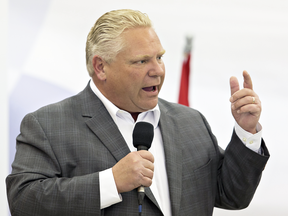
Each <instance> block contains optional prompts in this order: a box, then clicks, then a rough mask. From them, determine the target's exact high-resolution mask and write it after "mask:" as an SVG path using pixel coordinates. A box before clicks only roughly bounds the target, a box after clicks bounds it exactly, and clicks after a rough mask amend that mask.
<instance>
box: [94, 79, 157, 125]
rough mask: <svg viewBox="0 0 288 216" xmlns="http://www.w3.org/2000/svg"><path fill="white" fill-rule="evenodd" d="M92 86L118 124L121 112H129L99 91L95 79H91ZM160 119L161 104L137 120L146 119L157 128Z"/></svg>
mask: <svg viewBox="0 0 288 216" xmlns="http://www.w3.org/2000/svg"><path fill="white" fill-rule="evenodd" d="M90 88H91V90H92V91H93V92H94V93H95V94H96V95H97V97H98V98H99V99H100V100H101V101H102V103H103V104H104V106H105V108H106V109H107V111H108V112H109V114H110V116H111V117H112V119H113V121H114V122H115V123H116V124H117V117H119V115H121V113H128V112H127V111H125V110H121V109H119V108H118V107H116V106H115V105H114V104H113V103H112V102H111V101H109V100H108V99H107V98H106V97H105V96H104V95H103V94H102V93H101V92H100V91H99V89H98V88H97V87H96V85H95V83H94V82H93V80H90ZM129 115H130V114H129ZM131 118H132V117H131ZM159 119H160V109H159V106H158V104H157V105H156V106H155V107H154V108H153V109H151V110H148V111H146V112H142V113H140V114H139V116H138V118H137V122H140V121H146V122H149V123H151V124H152V125H153V126H154V128H156V127H157V126H158V123H159ZM135 123H136V122H135Z"/></svg>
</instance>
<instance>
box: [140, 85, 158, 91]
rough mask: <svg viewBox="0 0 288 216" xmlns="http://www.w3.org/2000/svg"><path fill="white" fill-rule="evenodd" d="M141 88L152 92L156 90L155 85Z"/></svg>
mask: <svg viewBox="0 0 288 216" xmlns="http://www.w3.org/2000/svg"><path fill="white" fill-rule="evenodd" d="M143 90H144V91H147V92H154V91H156V86H150V87H145V88H143Z"/></svg>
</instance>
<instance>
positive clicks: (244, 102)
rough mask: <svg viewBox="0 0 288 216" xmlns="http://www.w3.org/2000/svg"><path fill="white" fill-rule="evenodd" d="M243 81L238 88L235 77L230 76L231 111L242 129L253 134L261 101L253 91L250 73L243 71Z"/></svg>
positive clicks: (260, 108)
mask: <svg viewBox="0 0 288 216" xmlns="http://www.w3.org/2000/svg"><path fill="white" fill-rule="evenodd" d="M243 77H244V83H243V87H244V88H243V89H241V90H240V87H239V83H238V80H237V78H236V77H231V78H230V88H231V98H230V102H231V111H232V115H233V117H234V119H235V120H236V122H237V123H238V125H239V126H240V127H242V128H243V129H244V130H246V131H248V132H250V133H253V134H255V133H256V125H257V123H258V121H259V118H260V114H261V110H262V107H261V101H260V99H259V97H258V95H257V94H256V93H255V92H254V91H253V85H252V80H251V77H250V75H249V74H248V73H247V71H243Z"/></svg>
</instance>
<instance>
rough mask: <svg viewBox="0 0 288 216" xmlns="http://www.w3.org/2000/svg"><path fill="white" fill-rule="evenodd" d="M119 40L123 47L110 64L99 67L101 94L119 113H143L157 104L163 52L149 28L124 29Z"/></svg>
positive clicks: (163, 67)
mask: <svg viewBox="0 0 288 216" xmlns="http://www.w3.org/2000/svg"><path fill="white" fill-rule="evenodd" d="M122 36H123V40H124V42H125V44H126V45H125V47H124V48H123V49H122V51H121V52H120V53H119V54H118V55H117V56H116V58H115V59H114V60H113V61H112V62H111V63H110V64H108V63H107V62H104V63H103V64H104V67H103V71H104V74H105V78H106V79H105V81H104V82H103V85H102V86H103V88H102V94H104V96H105V97H106V98H108V99H109V100H110V101H111V102H112V103H113V104H115V105H116V106H117V107H118V108H120V109H123V110H126V111H128V112H132V113H133V112H143V111H147V110H149V109H152V108H154V107H155V106H156V105H157V103H158V94H159V92H160V89H161V87H162V84H163V81H164V77H165V66H164V63H163V60H162V56H163V54H164V52H165V51H164V49H163V47H162V45H161V43H160V40H159V38H158V36H157V35H156V33H155V31H154V30H153V29H152V28H148V27H145V28H136V29H128V30H125V31H124V32H123V33H122Z"/></svg>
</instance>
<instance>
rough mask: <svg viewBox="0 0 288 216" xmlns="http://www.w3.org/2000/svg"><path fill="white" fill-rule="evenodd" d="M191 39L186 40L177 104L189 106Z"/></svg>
mask: <svg viewBox="0 0 288 216" xmlns="http://www.w3.org/2000/svg"><path fill="white" fill-rule="evenodd" d="M191 43H192V38H187V44H186V47H185V50H184V55H185V58H184V61H183V64H182V74H181V81H180V90H179V99H178V103H179V104H183V105H185V106H189V75H190V58H191Z"/></svg>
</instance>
